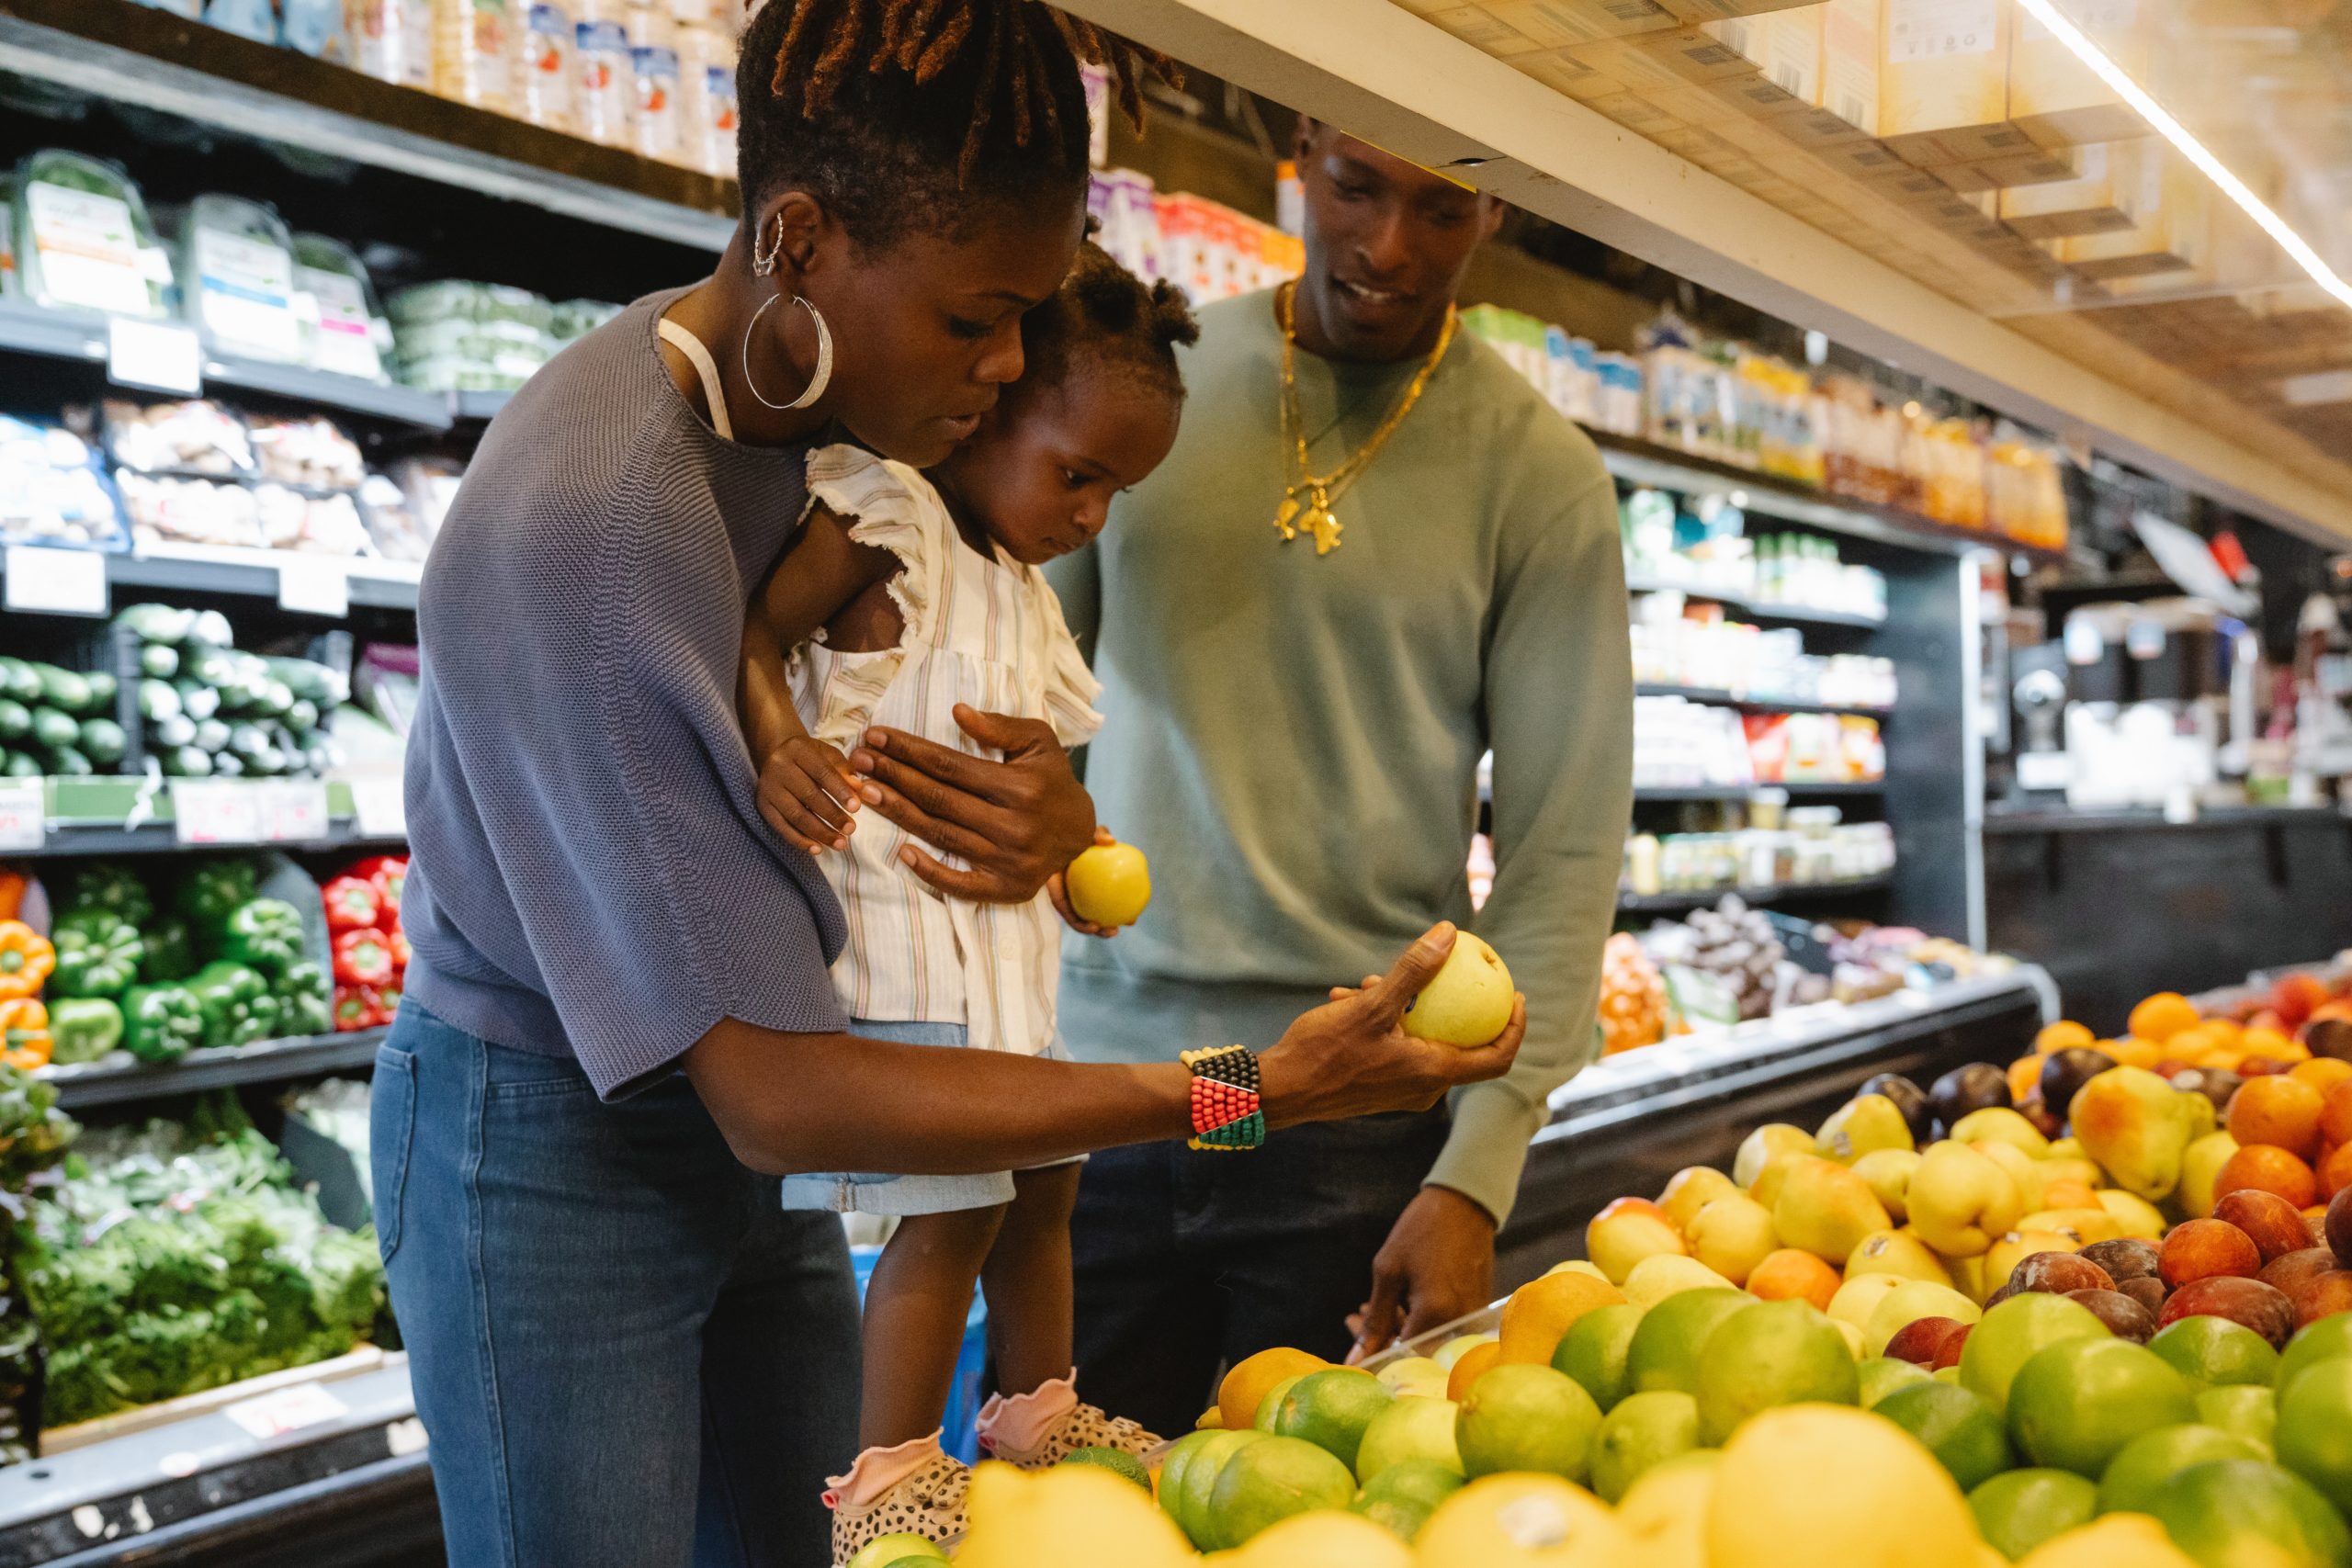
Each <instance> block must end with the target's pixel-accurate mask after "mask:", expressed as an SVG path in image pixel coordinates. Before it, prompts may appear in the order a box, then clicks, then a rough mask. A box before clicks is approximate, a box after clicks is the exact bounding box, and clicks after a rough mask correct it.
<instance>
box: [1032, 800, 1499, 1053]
mask: <svg viewBox="0 0 2352 1568" xmlns="http://www.w3.org/2000/svg"><path fill="white" fill-rule="evenodd" d="M1062 884H1063V886H1064V887H1065V888H1066V889H1068V891H1069V907H1070V908H1073V909H1075V910H1077V911H1078V918H1079V919H1081V920H1091V921H1092V922H1093V923H1094V924H1096V925H1098V926H1131V925H1134V924H1135V923H1136V917H1137V916H1139V915H1141V914H1142V913H1143V908H1144V906H1145V905H1147V904H1148V903H1150V902H1151V863H1150V862H1148V861H1147V860H1145V859H1144V858H1143V852H1142V851H1141V850H1139V849H1137V848H1136V847H1135V846H1134V845H1133V844H1096V845H1094V846H1093V847H1092V848H1091V849H1086V850H1081V851H1080V852H1079V856H1078V858H1077V859H1076V860H1074V861H1072V862H1070V863H1069V870H1068V871H1066V872H1064V873H1062ZM1506 1016H1508V1014H1506ZM1496 1032H1497V1033H1500V1032H1501V1026H1500V1025H1497V1027H1496ZM1487 1038H1488V1039H1490V1040H1491V1039H1492V1038H1494V1036H1493V1035H1488V1036H1487Z"/></svg>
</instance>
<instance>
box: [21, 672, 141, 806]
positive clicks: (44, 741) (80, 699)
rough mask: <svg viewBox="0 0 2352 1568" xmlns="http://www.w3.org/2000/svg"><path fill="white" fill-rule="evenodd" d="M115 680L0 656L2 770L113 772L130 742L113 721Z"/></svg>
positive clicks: (26, 775) (103, 674) (108, 675)
mask: <svg viewBox="0 0 2352 1568" xmlns="http://www.w3.org/2000/svg"><path fill="white" fill-rule="evenodd" d="M118 684H119V682H117V681H116V679H115V677H114V676H113V675H112V674H111V673H109V672H107V671H103V670H97V671H87V672H83V671H73V670H62V669H60V668H58V667H57V666H56V665H54V664H37V663H34V662H32V661H30V660H23V659H11V658H8V657H6V656H5V655H0V772H5V773H6V774H7V776H8V777H10V778H39V777H41V776H42V775H44V774H51V773H53V774H58V775H61V776H64V777H69V778H70V777H79V776H81V775H83V774H86V773H112V772H114V770H115V767H116V765H117V764H118V763H119V762H120V761H122V760H123V756H124V754H125V751H126V750H127V748H128V745H129V739H128V737H127V736H126V735H125V734H124V732H123V728H122V726H121V725H120V724H119V723H117V722H116V711H117V709H116V704H115V698H116V693H117V686H118Z"/></svg>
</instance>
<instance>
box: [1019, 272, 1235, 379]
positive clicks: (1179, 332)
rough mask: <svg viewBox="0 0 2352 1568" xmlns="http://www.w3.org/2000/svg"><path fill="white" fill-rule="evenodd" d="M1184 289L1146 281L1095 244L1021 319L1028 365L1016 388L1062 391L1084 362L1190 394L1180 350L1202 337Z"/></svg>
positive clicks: (1025, 359)
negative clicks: (1049, 294) (1178, 356)
mask: <svg viewBox="0 0 2352 1568" xmlns="http://www.w3.org/2000/svg"><path fill="white" fill-rule="evenodd" d="M1200 335H1201V328H1200V323H1199V322H1197V321H1194V320H1193V309H1192V306H1191V305H1189V304H1188V303H1186V301H1185V299H1184V291H1183V290H1182V289H1181V288H1177V287H1176V286H1175V285H1174V284H1172V283H1169V282H1166V281H1164V280H1163V281H1161V282H1159V283H1153V284H1146V283H1145V282H1144V281H1143V279H1141V278H1139V277H1137V276H1136V275H1135V274H1134V273H1132V272H1129V271H1128V270H1127V269H1126V268H1125V267H1124V266H1121V265H1119V264H1118V263H1117V262H1116V261H1114V260H1113V259H1112V257H1111V255H1110V254H1109V253H1108V252H1106V251H1104V250H1103V247H1102V246H1100V245H1098V244H1096V243H1094V242H1093V241H1091V240H1088V241H1086V242H1085V243H1082V244H1080V246H1079V247H1078V260H1077V261H1076V262H1075V263H1074V264H1073V265H1071V267H1070V269H1069V276H1068V277H1066V278H1064V279H1063V280H1062V286H1061V287H1060V288H1057V289H1056V290H1055V291H1054V296H1053V298H1052V299H1047V300H1046V302H1045V303H1044V304H1042V305H1040V306H1038V307H1037V308H1036V309H1035V310H1032V311H1030V312H1029V313H1028V314H1027V315H1025V316H1023V317H1022V318H1021V351H1022V357H1023V361H1024V362H1025V364H1024V368H1023V371H1022V373H1021V379H1020V381H1019V382H1017V383H1015V385H1016V387H1058V386H1060V385H1061V384H1062V383H1063V380H1064V378H1066V377H1067V376H1068V375H1069V372H1070V369H1071V367H1073V366H1074V365H1077V364H1080V363H1084V364H1086V365H1088V366H1090V367H1098V366H1099V367H1105V368H1111V369H1116V370H1120V371H1125V372H1128V373H1132V374H1136V375H1139V376H1141V377H1143V378H1146V379H1147V380H1148V381H1150V382H1151V383H1153V384H1154V385H1155V386H1158V387H1160V388H1162V389H1165V390H1166V391H1168V392H1169V393H1170V394H1171V395H1172V396H1175V397H1178V398H1182V396H1183V395H1184V379H1183V376H1182V373H1181V372H1180V371H1179V370H1178V368H1177V364H1176V350H1177V347H1178V346H1179V345H1180V344H1182V345H1190V344H1193V343H1196V342H1198V341H1199V340H1200Z"/></svg>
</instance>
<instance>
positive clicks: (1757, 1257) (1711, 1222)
mask: <svg viewBox="0 0 2352 1568" xmlns="http://www.w3.org/2000/svg"><path fill="white" fill-rule="evenodd" d="M1688 1231H1689V1235H1690V1240H1691V1257H1693V1258H1697V1259H1698V1260H1699V1261H1700V1262H1702V1263H1703V1264H1705V1265H1706V1266H1707V1267H1708V1268H1710V1269H1713V1270H1714V1271H1715V1272H1716V1273H1718V1274H1721V1275H1722V1276H1723V1277H1724V1279H1726V1280H1730V1281H1731V1282H1732V1283H1733V1284H1735V1285H1745V1284H1747V1276H1748V1274H1749V1272H1750V1271H1751V1270H1753V1269H1755V1267H1756V1266H1757V1265H1758V1263H1761V1262H1763V1261H1764V1259H1765V1258H1768V1257H1770V1255H1771V1253H1772V1251H1773V1249H1775V1248H1776V1247H1779V1246H1780V1245H1781V1237H1780V1233H1779V1232H1778V1231H1776V1230H1774V1229H1773V1228H1772V1211H1771V1210H1770V1209H1768V1208H1766V1207H1765V1206H1764V1205H1763V1204H1761V1203H1759V1202H1758V1201H1756V1200H1755V1199H1753V1198H1750V1197H1749V1196H1748V1195H1747V1193H1745V1192H1740V1191H1736V1190H1735V1191H1731V1192H1727V1193H1725V1194H1724V1196H1722V1197H1720V1198H1717V1199H1716V1200H1714V1201H1713V1202H1711V1203H1709V1204H1707V1205H1706V1206H1705V1207H1704V1208H1702V1209H1701V1210H1700V1211H1699V1212H1698V1213H1697V1214H1695V1215H1693V1216H1692V1217H1691V1224H1690V1226H1689V1227H1688Z"/></svg>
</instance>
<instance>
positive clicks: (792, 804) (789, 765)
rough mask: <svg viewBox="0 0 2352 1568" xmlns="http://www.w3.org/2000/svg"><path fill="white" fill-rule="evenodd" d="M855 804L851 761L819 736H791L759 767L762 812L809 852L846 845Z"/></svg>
mask: <svg viewBox="0 0 2352 1568" xmlns="http://www.w3.org/2000/svg"><path fill="white" fill-rule="evenodd" d="M857 807H858V798H857V780H856V779H855V778H854V777H853V776H852V775H851V773H850V771H849V759H848V758H846V757H844V756H842V754H841V753H840V752H839V751H837V750H834V749H833V748H831V746H828V745H826V744H825V743H824V742H823V741H821V740H818V739H812V738H810V737H809V736H806V735H795V736H792V737H791V738H789V739H786V741H785V742H784V743H783V744H782V745H780V746H778V747H776V749H775V750H773V751H771V752H769V753H768V759H767V761H765V762H764V763H763V764H762V765H761V768H760V815H761V816H763V817H764V818H767V822H768V826H769V827H771V828H774V829H775V830H776V831H777V832H779V833H781V834H783V835H784V837H785V838H786V840H789V841H790V842H791V843H793V844H795V845H797V847H799V848H801V849H804V850H806V851H808V852H809V853H810V854H812V855H814V854H822V853H823V852H825V851H827V850H845V849H847V848H849V836H850V834H852V833H854V832H855V831H856V830H857V824H856V823H854V822H853V821H852V820H851V819H850V818H851V815H852V814H853V813H854V812H855V811H856V810H857Z"/></svg>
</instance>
